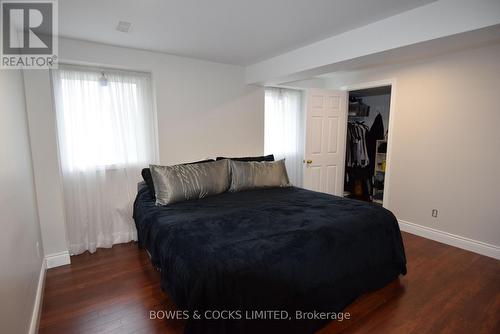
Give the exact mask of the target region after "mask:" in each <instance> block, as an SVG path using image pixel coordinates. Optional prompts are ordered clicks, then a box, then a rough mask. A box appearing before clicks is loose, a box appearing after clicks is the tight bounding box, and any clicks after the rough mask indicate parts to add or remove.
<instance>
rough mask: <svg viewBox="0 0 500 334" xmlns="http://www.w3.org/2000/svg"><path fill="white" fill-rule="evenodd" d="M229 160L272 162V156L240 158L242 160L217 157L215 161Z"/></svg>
mask: <svg viewBox="0 0 500 334" xmlns="http://www.w3.org/2000/svg"><path fill="white" fill-rule="evenodd" d="M222 159H229V160H234V161H274V155H273V154H269V155H264V156H261V157H242V158H225V157H217V160H222Z"/></svg>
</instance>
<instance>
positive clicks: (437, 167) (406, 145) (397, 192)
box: [328, 44, 500, 256]
mask: <svg viewBox="0 0 500 334" xmlns="http://www.w3.org/2000/svg"><path fill="white" fill-rule="evenodd" d="M391 78H395V79H396V88H395V91H393V93H395V94H396V96H395V98H396V100H395V108H394V109H395V110H393V111H391V117H394V133H393V136H394V137H393V147H392V156H391V167H390V168H391V176H390V177H391V179H390V184H389V187H390V197H389V205H388V206H389V208H390V209H391V210H392V211H393V212H394V213H395V214H396V216H397V217H398V218H399V219H401V220H403V221H406V222H410V223H413V224H418V225H421V226H424V227H428V228H433V229H436V230H439V231H444V232H447V233H451V234H454V235H457V236H460V237H465V238H469V239H472V240H475V241H479V242H483V243H487V244H490V245H493V246H496V248H495V247H493V248H491V249H490V250H491V254H493V253H495V252H496V253H495V254H497V256H498V254H499V248H498V247H499V246H500V205H499V204H500V191H499V189H500V131H499V129H500V104H498V96H499V95H500V85H499V83H498V80H499V78H500V44H496V45H490V46H488V47H482V48H477V49H471V50H467V51H462V52H457V53H453V54H449V55H444V56H440V57H436V58H433V59H430V60H427V61H424V62H420V63H414V64H410V65H399V66H392V67H384V68H378V69H371V70H367V71H362V72H353V73H345V74H342V75H332V77H331V78H330V79H329V80H328V82H329V85H328V86H329V87H330V88H339V87H342V86H344V85H353V84H358V83H363V82H371V81H378V80H385V79H391ZM433 208H436V209H438V210H439V215H438V218H437V219H435V218H432V217H431V210H432V209H433ZM483 246H485V247H488V245H483Z"/></svg>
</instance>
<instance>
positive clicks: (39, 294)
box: [28, 260, 46, 334]
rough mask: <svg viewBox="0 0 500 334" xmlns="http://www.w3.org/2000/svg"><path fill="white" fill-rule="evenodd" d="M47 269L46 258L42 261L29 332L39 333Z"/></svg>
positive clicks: (32, 333) (31, 333) (30, 333)
mask: <svg viewBox="0 0 500 334" xmlns="http://www.w3.org/2000/svg"><path fill="white" fill-rule="evenodd" d="M45 271H46V263H45V260H44V261H42V267H41V269H40V275H39V276H38V286H37V288H36V296H35V303H34V305H33V313H32V315H31V323H30V329H29V332H28V333H29V334H36V333H38V324H39V322H40V315H41V313H42V299H43V288H44V286H45Z"/></svg>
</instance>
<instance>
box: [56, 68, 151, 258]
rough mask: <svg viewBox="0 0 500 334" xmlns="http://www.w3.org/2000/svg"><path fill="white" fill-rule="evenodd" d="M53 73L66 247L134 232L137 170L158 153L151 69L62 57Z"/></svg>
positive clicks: (92, 245) (103, 243) (91, 246)
mask: <svg viewBox="0 0 500 334" xmlns="http://www.w3.org/2000/svg"><path fill="white" fill-rule="evenodd" d="M52 79H53V87H54V99H55V104H56V114H57V128H58V140H59V154H60V163H61V170H62V176H63V184H64V201H65V210H66V229H67V238H68V243H69V249H70V253H71V254H80V253H82V252H85V251H87V250H88V251H90V252H91V253H92V252H95V250H96V248H99V247H111V246H112V245H113V244H116V243H123V242H129V241H131V240H136V239H137V231H136V229H135V226H134V222H133V220H132V205H133V200H134V197H135V194H136V193H137V183H138V182H139V181H140V171H141V168H143V167H145V166H147V165H148V164H149V163H152V162H156V161H157V154H158V153H157V152H158V149H157V138H156V126H155V114H154V108H153V95H152V89H151V78H150V75H149V74H147V73H136V72H125V71H117V70H101V69H91V68H85V67H79V66H64V65H61V66H60V67H59V69H58V70H53V71H52Z"/></svg>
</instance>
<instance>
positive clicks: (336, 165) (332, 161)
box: [304, 89, 347, 196]
mask: <svg viewBox="0 0 500 334" xmlns="http://www.w3.org/2000/svg"><path fill="white" fill-rule="evenodd" d="M346 127H347V92H346V91H337V90H324V89H310V90H308V91H307V94H306V145H305V159H304V164H305V168H304V188H306V189H310V190H314V191H320V192H324V193H328V194H332V195H337V196H342V192H343V188H344V159H345V141H346Z"/></svg>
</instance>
